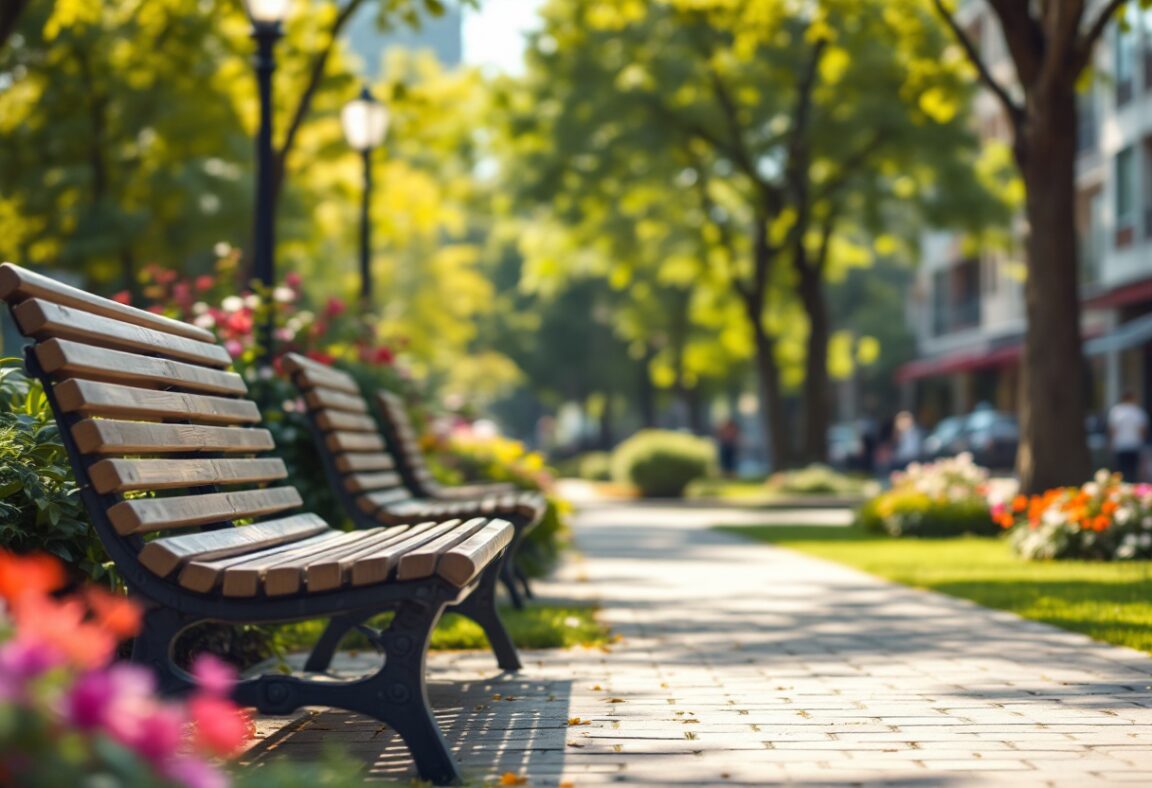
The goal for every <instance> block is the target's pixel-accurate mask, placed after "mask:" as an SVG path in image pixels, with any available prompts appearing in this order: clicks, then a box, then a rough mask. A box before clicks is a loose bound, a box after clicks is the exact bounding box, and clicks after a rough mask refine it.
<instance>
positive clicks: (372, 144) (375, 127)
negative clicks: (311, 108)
mask: <svg viewBox="0 0 1152 788" xmlns="http://www.w3.org/2000/svg"><path fill="white" fill-rule="evenodd" d="M340 120H341V122H342V123H343V126H344V137H345V138H346V139H347V140H348V144H349V145H351V146H352V148H353V149H354V150H357V151H359V152H360V156H361V158H363V160H364V191H363V193H362V194H361V195H360V302H361V304H362V305H363V306H364V308H365V309H367V307H368V306H369V305H370V304H371V303H372V229H371V228H372V222H371V220H370V219H369V216H368V209H369V207H370V205H371V200H372V151H373V150H374V149H376V148H377V147H379V146H380V143H381V142H383V141H384V135H385V133H387V131H388V109H387V107H385V106H384V105H383V104H381V103H380V102H379V101H377V100H376V98H375V97H374V96H373V95H372V91H371V90H369V89H368V86H367V85H365V86H364V89H363V90H361V91H360V95H359V96H357V97H356V98H355V99H353V100H352V101H349V102H348V103H347V104H345V105H344V110H343V111H342V112H341V113H340Z"/></svg>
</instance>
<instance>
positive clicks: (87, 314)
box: [0, 263, 323, 582]
mask: <svg viewBox="0 0 1152 788" xmlns="http://www.w3.org/2000/svg"><path fill="white" fill-rule="evenodd" d="M0 299H3V300H4V301H6V302H7V303H8V306H9V308H10V309H11V311H12V316H13V317H14V318H15V321H16V325H17V327H18V328H19V330H20V331H21V333H23V334H24V336H26V337H29V338H31V339H32V340H33V344H32V345H31V346H30V347H29V348H28V350H27V353H26V360H27V362H28V367H29V371H30V372H32V373H33V374H34V375H35V376H37V377H39V378H40V379H41V380H42V381H43V382H44V384H45V389H46V393H47V394H48V399H49V402H50V404H51V406H52V409H53V412H54V414H55V417H56V420H57V423H58V424H59V426H60V430H61V433H62V435H63V437H64V439H65V444H66V445H67V446H68V450H69V454H70V456H71V460H72V464H73V468H74V470H75V472H76V478H77V483H78V484H79V486H80V488H81V493H82V496H83V498H84V501H85V505H86V506H87V508H88V512H89V515H90V516H91V517H92V519H93V522H94V524H95V525H96V527H97V529H98V530H99V532H100V537H101V539H102V540H103V541H104V544H105V546H106V548H107V549H108V551H109V553H110V554H111V555H112V557H113V558H114V559H116V560H117V561H118V562H120V561H122V560H138V559H139V553H140V551H141V550H142V549H143V548H144V545H145V543H144V540H143V537H144V536H145V535H146V534H150V533H154V532H166V533H175V532H178V531H183V530H195V531H198V532H203V531H213V530H214V529H221V528H223V527H225V526H231V525H235V521H236V520H241V519H252V518H261V517H265V516H268V515H274V514H280V513H284V512H287V511H288V510H291V509H295V508H297V507H298V506H300V504H301V499H300V495H299V493H297V491H296V489H295V488H294V487H292V486H290V485H286V484H282V483H281V482H282V480H284V479H285V478H286V477H287V475H288V473H287V470H286V468H285V466H284V463H283V462H282V461H281V460H279V459H277V458H271V457H260V456H258V455H259V454H260V453H262V452H267V451H268V450H270V449H272V448H273V447H274V444H273V440H272V435H271V433H269V432H268V431H267V430H265V429H261V428H259V427H256V426H254V425H256V424H257V423H258V422H259V421H260V412H259V409H258V408H257V407H256V404H255V403H253V402H252V401H251V400H250V399H248V398H247V386H246V385H245V383H244V380H243V378H241V376H240V375H238V374H236V373H235V372H232V371H229V369H228V367H229V365H230V364H231V358H230V357H229V355H228V353H227V351H226V350H224V348H223V347H221V345H220V344H219V343H218V342H216V340H215V338H214V337H213V335H212V334H211V333H210V332H208V331H205V330H203V329H201V328H198V327H196V326H192V325H188V324H186V323H182V322H180V321H178V320H172V319H170V318H167V317H163V316H161V315H156V314H153V313H151V312H147V311H144V310H141V309H136V308H133V307H130V306H126V305H124V304H120V303H117V302H115V301H111V300H108V299H105V298H100V297H98V296H94V295H91V294H89V293H86V292H84V291H82V290H79V289H77V288H73V287H69V286H67V285H64V284H61V283H59V282H56V281H54V280H52V279H50V278H48V277H46V276H43V275H40V274H37V273H35V272H33V271H29V270H27V269H24V268H20V267H18V266H15V265H12V264H11V263H4V264H3V265H0ZM317 519H318V518H315V517H314V516H312V515H299V516H297V517H289V518H283V519H280V520H278V521H277V522H276V524H275V525H272V524H269V525H268V526H266V527H263V528H258V529H255V530H251V531H246V533H245V534H244V535H243V536H241V535H240V534H238V533H235V534H228V535H226V536H222V537H220V538H210V536H209V535H208V534H202V535H200V534H186V535H185V536H183V537H179V538H181V539H187V538H191V539H192V540H193V541H192V542H189V543H188V544H199V545H201V547H202V548H204V549H207V547H209V546H210V545H209V544H208V543H209V542H211V543H213V544H215V545H216V547H215V548H214V549H215V550H216V551H217V553H216V554H227V550H228V549H230V548H229V547H228V545H229V544H231V543H233V542H235V543H236V545H238V546H243V545H247V546H248V547H249V548H251V546H252V545H253V544H255V543H264V542H271V543H283V542H285V541H290V540H293V539H296V538H303V537H306V536H309V535H311V534H313V533H315V532H316V530H317V529H318V528H321V527H323V524H322V523H318V522H317ZM264 531H268V533H263V532H264ZM177 547H179V549H184V547H186V545H185V542H183V541H181V542H177V543H174V546H173V548H172V549H177ZM189 549H191V548H189ZM221 551H223V552H221ZM152 552H153V553H157V554H159V553H160V546H159V544H157V545H156V549H154V550H153V551H152ZM153 557H154V558H156V565H154V566H150V567H149V568H151V569H152V570H153V571H154V572H156V573H158V574H164V572H163V571H161V569H162V566H161V564H164V561H168V560H169V559H170V558H171V556H168V558H165V559H164V560H163V561H161V560H160V558H159V557H157V556H153ZM144 563H145V564H148V563H149V562H147V561H145V562H144ZM164 565H166V564H164ZM170 568H172V567H170ZM129 579H130V582H131V578H130V576H129Z"/></svg>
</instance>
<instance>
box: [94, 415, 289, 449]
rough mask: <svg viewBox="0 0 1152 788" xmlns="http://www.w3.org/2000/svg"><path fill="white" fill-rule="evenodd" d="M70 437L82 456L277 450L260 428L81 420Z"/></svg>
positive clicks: (270, 436) (270, 434) (266, 433)
mask: <svg viewBox="0 0 1152 788" xmlns="http://www.w3.org/2000/svg"><path fill="white" fill-rule="evenodd" d="M72 437H73V439H74V440H75V441H76V445H77V447H79V449H80V451H81V452H83V453H84V454H172V453H193V452H237V453H244V454H253V453H256V452H262V451H270V450H271V449H274V448H275V446H276V444H275V442H274V441H273V440H272V433H270V432H269V431H268V430H266V429H262V428H249V427H210V426H205V425H202V424H148V423H146V422H141V421H117V420H114V419H84V420H83V421H80V422H77V423H76V424H75V426H73V427H72Z"/></svg>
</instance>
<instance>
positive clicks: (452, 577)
mask: <svg viewBox="0 0 1152 788" xmlns="http://www.w3.org/2000/svg"><path fill="white" fill-rule="evenodd" d="M512 535H513V529H512V524H511V523H509V522H508V521H506V520H490V521H488V524H487V525H485V526H484V527H483V528H481V529H480V530H479V531H477V532H476V533H474V534H473V535H472V536H470V537H468V538H467V539H466V540H464V541H463V542H461V543H460V544H458V545H456V546H455V547H453V548H452V549H451V550H449V551H448V552H447V553H445V554H444V555H442V556H440V560H439V561H438V562H437V564H436V574H438V575H440V576H441V577H442V578H444V579H445V580H447V581H448V582H449V583H452V584H453V585H455V586H457V587H458V588H462V587H464V586H465V585H467V584H468V583H470V582H472V579H473V578H474V577H476V575H478V574H480V572H482V571H483V570H484V567H486V566H488V564H490V563H491V562H492V561H493V560H495V559H496V556H497V555H498V554H499V553H500V551H501V550H503V549H504V548H505V547H507V546H508V545H509V544H510V543H511V541H512Z"/></svg>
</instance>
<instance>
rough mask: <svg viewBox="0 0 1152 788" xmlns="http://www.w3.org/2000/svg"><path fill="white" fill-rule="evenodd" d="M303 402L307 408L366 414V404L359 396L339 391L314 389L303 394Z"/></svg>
mask: <svg viewBox="0 0 1152 788" xmlns="http://www.w3.org/2000/svg"><path fill="white" fill-rule="evenodd" d="M304 401H305V402H307V403H308V407H310V408H316V409H317V410H319V409H320V408H333V409H334V410H343V411H348V412H349V413H367V412H368V403H367V402H365V401H364V398H363V397H361V396H360V395H359V394H356V395H352V394H345V393H344V392H341V391H336V390H335V389H328V388H315V389H311V390H310V391H307V392H305V394H304Z"/></svg>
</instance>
